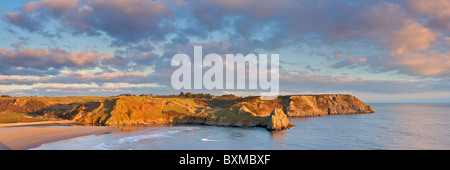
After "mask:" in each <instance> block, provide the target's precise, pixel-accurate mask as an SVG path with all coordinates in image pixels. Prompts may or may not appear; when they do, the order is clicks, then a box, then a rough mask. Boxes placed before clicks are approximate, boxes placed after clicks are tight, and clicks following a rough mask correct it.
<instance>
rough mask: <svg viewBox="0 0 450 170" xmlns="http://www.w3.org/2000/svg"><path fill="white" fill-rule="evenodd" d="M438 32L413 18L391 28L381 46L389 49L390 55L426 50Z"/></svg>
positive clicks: (434, 40)
mask: <svg viewBox="0 0 450 170" xmlns="http://www.w3.org/2000/svg"><path fill="white" fill-rule="evenodd" d="M438 35H439V34H438V33H436V32H434V31H432V30H430V29H428V28H426V27H424V26H422V25H421V24H420V23H418V22H416V21H413V20H406V21H404V26H403V27H402V28H401V29H398V30H393V31H392V32H391V33H390V34H389V36H388V37H387V39H386V40H385V41H384V42H383V46H384V47H386V48H388V49H391V54H392V55H401V54H403V53H408V52H412V51H423V50H428V49H429V48H430V47H431V44H432V43H434V42H436V38H437V36H438Z"/></svg>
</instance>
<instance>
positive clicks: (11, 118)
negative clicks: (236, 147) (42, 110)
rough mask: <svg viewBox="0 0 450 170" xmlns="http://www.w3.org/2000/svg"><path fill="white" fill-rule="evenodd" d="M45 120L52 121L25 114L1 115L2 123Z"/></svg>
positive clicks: (0, 121) (0, 120)
mask: <svg viewBox="0 0 450 170" xmlns="http://www.w3.org/2000/svg"><path fill="white" fill-rule="evenodd" d="M45 120H50V118H48V117H44V116H37V115H34V116H33V115H29V114H23V113H0V123H19V122H38V121H45Z"/></svg>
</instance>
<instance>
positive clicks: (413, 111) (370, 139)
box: [34, 104, 450, 150]
mask: <svg viewBox="0 0 450 170" xmlns="http://www.w3.org/2000/svg"><path fill="white" fill-rule="evenodd" d="M371 105H372V106H373V107H374V108H375V110H376V113H374V114H357V115H335V116H325V117H310V118H290V120H291V122H292V123H293V124H294V125H295V127H294V128H292V129H289V130H286V131H281V132H269V131H266V130H265V129H264V128H236V127H220V126H194V125H192V126H191V125H189V126H166V127H126V128H122V129H121V130H118V131H116V132H112V133H107V134H100V135H89V136H83V137H78V138H73V139H68V140H63V141H58V142H54V143H48V144H43V145H41V146H40V147H38V148H34V149H36V150H54V149H56V150H80V149H81V150H329V149H331V150H344V149H345V150H347V149H351V150H353V149H357V150H359V149H362V150H367V149H369V150H372V149H382V150H385V149H386V150H401V149H408V150H409V149H413V150H415V149H427V150H428V149H431V150H435V149H437V150H441V149H445V150H447V149H450V104H371Z"/></svg>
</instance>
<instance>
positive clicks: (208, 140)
mask: <svg viewBox="0 0 450 170" xmlns="http://www.w3.org/2000/svg"><path fill="white" fill-rule="evenodd" d="M201 140H202V141H203V142H215V141H218V140H212V139H208V138H202V139H201Z"/></svg>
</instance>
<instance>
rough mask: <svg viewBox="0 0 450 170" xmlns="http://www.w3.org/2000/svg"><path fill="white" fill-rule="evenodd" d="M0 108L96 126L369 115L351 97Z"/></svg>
mask: <svg viewBox="0 0 450 170" xmlns="http://www.w3.org/2000/svg"><path fill="white" fill-rule="evenodd" d="M0 112H17V113H33V114H38V115H47V116H49V117H53V118H61V119H68V120H74V121H77V122H80V123H89V124H98V125H146V124H201V125H217V126H235V127H263V128H266V129H267V130H285V129H289V128H291V127H293V125H292V123H291V122H290V121H289V119H288V117H307V116H325V115H334V114H359V113H374V112H375V110H374V109H373V108H372V107H371V106H367V105H366V104H365V103H364V102H362V101H361V100H359V99H357V98H356V97H354V96H351V95H295V96H280V97H278V98H277V99H276V100H260V98H259V97H245V98H237V99H229V100H226V99H197V98H178V97H172V98H170V97H151V96H121V97H106V98H102V97H68V98H36V97H33V98H9V99H0Z"/></svg>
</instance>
